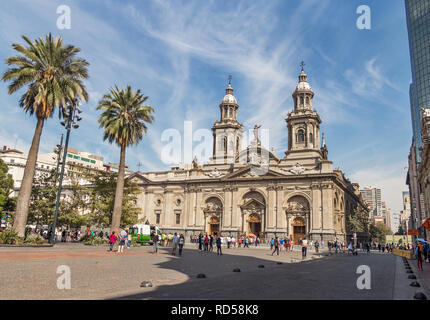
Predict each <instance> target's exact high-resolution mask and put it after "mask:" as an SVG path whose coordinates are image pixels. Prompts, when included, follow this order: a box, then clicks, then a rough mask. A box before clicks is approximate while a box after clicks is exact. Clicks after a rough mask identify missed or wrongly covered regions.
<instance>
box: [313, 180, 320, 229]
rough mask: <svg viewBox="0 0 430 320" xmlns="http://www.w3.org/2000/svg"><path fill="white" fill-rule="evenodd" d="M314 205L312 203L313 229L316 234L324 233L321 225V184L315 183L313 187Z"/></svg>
mask: <svg viewBox="0 0 430 320" xmlns="http://www.w3.org/2000/svg"><path fill="white" fill-rule="evenodd" d="M311 193H312V203H311V216H312V229H313V231H314V232H317V230H318V231H322V225H321V212H322V211H321V210H322V207H321V206H322V204H321V189H320V186H319V184H317V183H314V184H312V185H311Z"/></svg>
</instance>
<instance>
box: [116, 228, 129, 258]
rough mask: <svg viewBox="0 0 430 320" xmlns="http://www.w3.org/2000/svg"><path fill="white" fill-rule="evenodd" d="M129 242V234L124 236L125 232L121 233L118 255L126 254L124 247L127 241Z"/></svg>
mask: <svg viewBox="0 0 430 320" xmlns="http://www.w3.org/2000/svg"><path fill="white" fill-rule="evenodd" d="M126 240H127V234H124V233H123V232H122V233H121V237H120V239H119V245H118V251H117V252H118V253H122V252H124V246H125V241H126Z"/></svg>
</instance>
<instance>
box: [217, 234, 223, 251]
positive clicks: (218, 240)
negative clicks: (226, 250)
mask: <svg viewBox="0 0 430 320" xmlns="http://www.w3.org/2000/svg"><path fill="white" fill-rule="evenodd" d="M216 253H217V254H218V255H219V254H221V255H222V250H221V237H220V236H217V237H216Z"/></svg>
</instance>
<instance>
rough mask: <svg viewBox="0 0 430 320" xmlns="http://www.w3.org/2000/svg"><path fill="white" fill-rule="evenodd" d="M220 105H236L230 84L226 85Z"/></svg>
mask: <svg viewBox="0 0 430 320" xmlns="http://www.w3.org/2000/svg"><path fill="white" fill-rule="evenodd" d="M221 103H222V104H237V101H236V98H235V96H234V95H233V87H232V86H231V84H230V83H229V84H228V87H227V88H226V89H225V96H224V98H222V102H221Z"/></svg>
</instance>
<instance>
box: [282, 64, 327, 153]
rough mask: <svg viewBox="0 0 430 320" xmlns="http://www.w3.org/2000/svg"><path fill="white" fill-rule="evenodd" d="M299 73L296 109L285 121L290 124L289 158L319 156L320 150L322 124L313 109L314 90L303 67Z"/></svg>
mask: <svg viewBox="0 0 430 320" xmlns="http://www.w3.org/2000/svg"><path fill="white" fill-rule="evenodd" d="M304 65H305V64H304V62H303V61H302V63H301V67H302V71H301V73H300V74H299V82H298V83H297V85H296V88H295V90H294V92H293V102H294V109H293V111H291V112H289V113H288V116H287V118H286V119H285V121H286V122H287V126H288V150H287V151H286V152H285V154H286V156H287V157H289V158H294V157H296V156H297V157H300V158H308V157H318V158H321V157H322V154H321V151H320V124H321V119H320V117H319V115H318V113H317V112H316V111H315V110H313V108H312V103H313V98H314V92H313V91H312V88H311V86H310V85H309V83H308V80H307V74H306V73H305V71H304V69H303V67H304Z"/></svg>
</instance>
